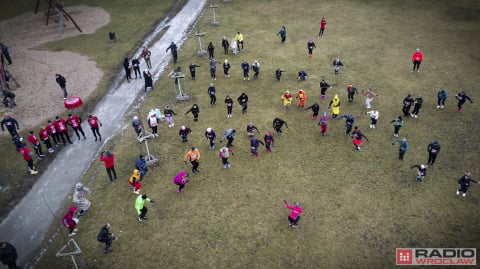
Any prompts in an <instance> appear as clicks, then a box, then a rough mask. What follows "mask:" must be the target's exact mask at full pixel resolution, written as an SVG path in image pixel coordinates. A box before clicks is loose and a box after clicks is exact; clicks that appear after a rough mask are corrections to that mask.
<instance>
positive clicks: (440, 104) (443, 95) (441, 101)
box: [437, 89, 448, 108]
mask: <svg viewBox="0 0 480 269" xmlns="http://www.w3.org/2000/svg"><path fill="white" fill-rule="evenodd" d="M447 97H448V93H447V91H446V90H444V89H440V90H438V92H437V108H444V107H445V101H446V100H447Z"/></svg>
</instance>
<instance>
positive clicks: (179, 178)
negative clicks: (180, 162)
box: [173, 170, 189, 193]
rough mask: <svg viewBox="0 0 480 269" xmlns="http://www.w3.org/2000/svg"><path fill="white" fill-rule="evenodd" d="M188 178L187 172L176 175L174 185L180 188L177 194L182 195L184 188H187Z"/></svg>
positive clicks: (183, 171)
mask: <svg viewBox="0 0 480 269" xmlns="http://www.w3.org/2000/svg"><path fill="white" fill-rule="evenodd" d="M187 178H188V173H187V172H185V170H182V171H180V172H178V174H176V175H175V177H174V178H173V184H175V185H177V186H178V189H177V193H181V192H182V191H183V188H185V185H187V183H188V182H189V180H188V179H187Z"/></svg>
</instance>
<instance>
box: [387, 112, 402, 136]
mask: <svg viewBox="0 0 480 269" xmlns="http://www.w3.org/2000/svg"><path fill="white" fill-rule="evenodd" d="M390 123H393V136H394V137H398V132H399V131H400V128H402V126H403V119H402V116H398V117H396V118H395V119H393V120H392V121H391V122H390Z"/></svg>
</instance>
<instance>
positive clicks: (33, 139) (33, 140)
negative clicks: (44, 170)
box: [27, 131, 45, 160]
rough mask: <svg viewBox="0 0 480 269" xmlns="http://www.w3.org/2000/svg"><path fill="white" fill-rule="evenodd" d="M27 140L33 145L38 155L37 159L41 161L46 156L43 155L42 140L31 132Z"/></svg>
mask: <svg viewBox="0 0 480 269" xmlns="http://www.w3.org/2000/svg"><path fill="white" fill-rule="evenodd" d="M27 140H28V141H29V142H30V144H32V147H33V149H34V150H35V153H36V154H37V158H38V159H39V160H41V159H42V158H43V157H45V155H44V154H43V150H42V144H40V140H39V139H38V138H37V136H35V134H33V131H30V132H29V135H28V136H27Z"/></svg>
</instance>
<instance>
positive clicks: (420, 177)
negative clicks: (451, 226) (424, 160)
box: [410, 164, 427, 182]
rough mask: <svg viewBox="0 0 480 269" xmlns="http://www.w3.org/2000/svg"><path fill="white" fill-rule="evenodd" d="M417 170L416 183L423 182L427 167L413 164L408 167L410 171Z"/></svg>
mask: <svg viewBox="0 0 480 269" xmlns="http://www.w3.org/2000/svg"><path fill="white" fill-rule="evenodd" d="M413 168H417V176H416V177H415V179H416V181H417V182H424V181H425V177H426V176H427V166H426V165H424V164H415V165H412V166H410V169H413Z"/></svg>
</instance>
